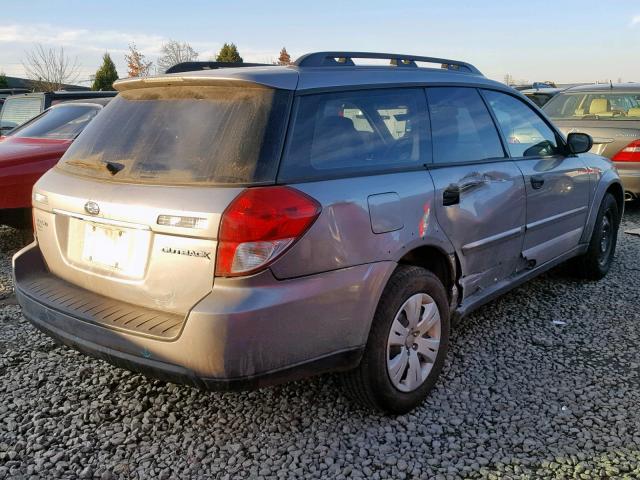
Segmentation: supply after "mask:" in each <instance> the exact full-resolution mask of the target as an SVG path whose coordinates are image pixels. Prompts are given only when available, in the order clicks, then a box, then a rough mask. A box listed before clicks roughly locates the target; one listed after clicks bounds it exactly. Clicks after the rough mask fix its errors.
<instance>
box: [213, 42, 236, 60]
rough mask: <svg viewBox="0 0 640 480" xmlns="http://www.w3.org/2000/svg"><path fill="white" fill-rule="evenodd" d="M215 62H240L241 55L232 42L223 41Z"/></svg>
mask: <svg viewBox="0 0 640 480" xmlns="http://www.w3.org/2000/svg"><path fill="white" fill-rule="evenodd" d="M216 62H229V63H242V57H241V56H240V53H238V48H237V47H236V45H235V44H234V43H225V44H224V45H223V46H222V48H221V49H220V53H218V56H217V57H216Z"/></svg>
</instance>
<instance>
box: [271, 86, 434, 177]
mask: <svg viewBox="0 0 640 480" xmlns="http://www.w3.org/2000/svg"><path fill="white" fill-rule="evenodd" d="M428 136H429V129H428V128H427V117H426V100H425V95H424V91H423V90H421V89H415V88H407V89H385V90H377V89H376V90H362V91H348V92H338V93H323V94H313V95H304V96H301V97H299V100H298V104H297V106H296V109H295V114H294V123H293V128H292V131H291V134H290V141H289V145H288V147H287V153H286V155H285V157H284V160H283V163H282V166H281V169H280V175H279V181H295V180H307V179H310V180H313V179H318V178H328V177H339V176H345V175H351V174H356V173H362V174H373V173H377V172H382V171H391V170H396V169H406V168H411V167H416V166H419V165H422V164H424V163H428V162H429V161H430V153H431V150H430V148H429V143H428V142H429V138H428Z"/></svg>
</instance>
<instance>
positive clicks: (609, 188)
mask: <svg viewBox="0 0 640 480" xmlns="http://www.w3.org/2000/svg"><path fill="white" fill-rule="evenodd" d="M607 193H611V195H613V198H615V200H616V204H617V205H618V214H619V218H620V219H621V218H622V214H623V211H624V189H623V187H622V183H621V182H620V179H619V177H618V176H617V175H615V174H614V173H613V171H612V170H609V171H608V172H605V174H604V175H603V177H602V179H601V180H600V182H599V184H598V186H597V187H596V191H595V193H594V195H593V199H592V201H591V205H590V206H589V215H588V217H587V223H586V225H585V228H584V231H583V233H582V238H581V239H580V243H588V242H589V239H590V238H591V234H592V233H593V228H594V225H595V223H596V217H597V216H598V210H599V209H600V204H601V203H602V200H603V198H604V196H605V195H606V194H607Z"/></svg>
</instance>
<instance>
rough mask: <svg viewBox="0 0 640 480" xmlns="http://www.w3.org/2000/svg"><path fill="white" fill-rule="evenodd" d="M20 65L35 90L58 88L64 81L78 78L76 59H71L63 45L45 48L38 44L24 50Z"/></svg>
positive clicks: (67, 81) (47, 90)
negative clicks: (23, 60) (31, 48)
mask: <svg viewBox="0 0 640 480" xmlns="http://www.w3.org/2000/svg"><path fill="white" fill-rule="evenodd" d="M22 65H23V67H24V69H25V72H26V74H27V78H29V79H30V80H31V82H32V83H33V87H34V89H35V90H39V91H43V92H49V91H53V90H59V89H60V88H61V87H62V86H63V85H64V84H65V83H73V82H75V81H76V80H77V79H78V71H79V66H78V59H77V58H75V59H73V60H71V59H70V58H69V57H68V56H67V55H66V54H65V52H64V48H63V47H60V48H59V49H55V48H45V47H43V46H42V45H40V44H38V45H36V47H35V49H33V50H31V51H30V52H25V62H24V63H23V64H22Z"/></svg>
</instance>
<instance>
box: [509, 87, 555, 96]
mask: <svg viewBox="0 0 640 480" xmlns="http://www.w3.org/2000/svg"><path fill="white" fill-rule="evenodd" d="M564 90H565V89H564V88H555V87H545V88H527V89H526V90H520V93H522V94H523V95H533V94H536V93H548V94H554V93H559V92H562V91H564Z"/></svg>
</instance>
